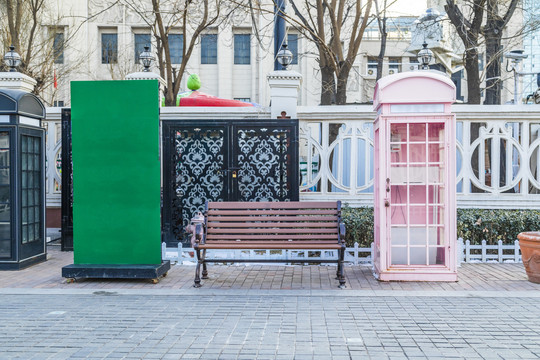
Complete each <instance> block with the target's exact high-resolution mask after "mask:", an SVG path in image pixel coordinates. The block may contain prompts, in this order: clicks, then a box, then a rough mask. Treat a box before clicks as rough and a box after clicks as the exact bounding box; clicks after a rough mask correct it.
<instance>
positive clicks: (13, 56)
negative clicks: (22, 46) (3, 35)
mask: <svg viewBox="0 0 540 360" xmlns="http://www.w3.org/2000/svg"><path fill="white" fill-rule="evenodd" d="M4 63H5V64H6V66H7V67H9V72H16V71H17V66H19V65H20V64H21V56H20V55H19V54H17V53H16V52H15V46H13V45H11V46H10V47H9V51H8V52H7V53H6V55H4Z"/></svg>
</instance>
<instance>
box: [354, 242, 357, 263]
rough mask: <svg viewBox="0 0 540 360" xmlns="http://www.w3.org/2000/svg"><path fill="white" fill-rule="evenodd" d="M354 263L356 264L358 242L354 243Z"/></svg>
mask: <svg viewBox="0 0 540 360" xmlns="http://www.w3.org/2000/svg"><path fill="white" fill-rule="evenodd" d="M354 265H358V243H357V242H355V243H354Z"/></svg>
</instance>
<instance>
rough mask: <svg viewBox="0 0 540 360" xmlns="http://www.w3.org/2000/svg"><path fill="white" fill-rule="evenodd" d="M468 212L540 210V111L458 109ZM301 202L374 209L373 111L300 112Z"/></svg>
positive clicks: (460, 192)
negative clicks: (333, 202)
mask: <svg viewBox="0 0 540 360" xmlns="http://www.w3.org/2000/svg"><path fill="white" fill-rule="evenodd" d="M453 112H454V113H455V114H456V117H457V124H456V152H457V181H456V183H457V200H458V206H459V207H462V208H535V209H540V173H539V172H540V154H539V148H540V106H513V105H500V106H479V105H456V106H454V107H453ZM298 117H299V118H300V142H299V143H300V162H301V174H302V184H301V188H300V191H301V195H300V199H301V200H322V199H326V200H335V199H340V200H342V201H345V202H347V203H349V204H350V205H351V206H371V205H372V204H373V175H374V174H373V153H374V151H373V119H374V118H375V113H374V112H372V111H371V107H370V106H344V107H337V106H334V107H306V108H299V112H298Z"/></svg>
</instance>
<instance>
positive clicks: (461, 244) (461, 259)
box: [457, 238, 465, 267]
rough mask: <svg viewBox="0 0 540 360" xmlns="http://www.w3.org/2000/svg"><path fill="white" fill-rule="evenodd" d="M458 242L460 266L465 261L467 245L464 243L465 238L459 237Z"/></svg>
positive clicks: (458, 263)
mask: <svg viewBox="0 0 540 360" xmlns="http://www.w3.org/2000/svg"><path fill="white" fill-rule="evenodd" d="M457 243H458V244H457V245H458V248H457V251H458V258H457V266H458V267H460V266H461V263H462V262H463V258H464V254H463V250H464V248H465V246H464V244H463V238H458V241H457Z"/></svg>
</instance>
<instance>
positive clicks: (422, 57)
mask: <svg viewBox="0 0 540 360" xmlns="http://www.w3.org/2000/svg"><path fill="white" fill-rule="evenodd" d="M422 46H423V48H422V49H421V50H420V51H419V52H418V55H417V58H418V62H419V63H420V64H421V65H422V70H429V63H430V62H431V59H432V58H433V51H431V50H429V49H428V48H427V43H426V42H424V43H423V44H422Z"/></svg>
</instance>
